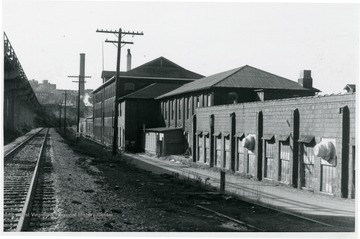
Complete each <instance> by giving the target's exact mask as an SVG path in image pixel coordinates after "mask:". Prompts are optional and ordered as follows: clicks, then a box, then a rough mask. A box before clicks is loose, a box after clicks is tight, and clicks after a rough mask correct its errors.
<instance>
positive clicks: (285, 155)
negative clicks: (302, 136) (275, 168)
mask: <svg viewBox="0 0 360 239" xmlns="http://www.w3.org/2000/svg"><path fill="white" fill-rule="evenodd" d="M290 155H291V148H290V143H289V140H287V141H282V142H280V163H279V167H280V168H279V177H280V182H283V183H286V184H288V183H290Z"/></svg>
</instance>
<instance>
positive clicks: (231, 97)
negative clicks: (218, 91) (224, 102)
mask: <svg viewBox="0 0 360 239" xmlns="http://www.w3.org/2000/svg"><path fill="white" fill-rule="evenodd" d="M237 100H238V95H237V94H236V93H235V92H230V93H229V94H228V103H229V104H236V103H237Z"/></svg>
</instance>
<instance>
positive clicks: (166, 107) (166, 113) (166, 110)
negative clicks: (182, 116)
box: [164, 102, 168, 119]
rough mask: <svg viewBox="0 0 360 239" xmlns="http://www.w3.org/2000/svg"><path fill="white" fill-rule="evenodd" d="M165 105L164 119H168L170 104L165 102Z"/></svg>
mask: <svg viewBox="0 0 360 239" xmlns="http://www.w3.org/2000/svg"><path fill="white" fill-rule="evenodd" d="M164 105H165V106H164V111H165V112H164V115H165V116H164V118H165V119H167V117H168V102H165V103H164Z"/></svg>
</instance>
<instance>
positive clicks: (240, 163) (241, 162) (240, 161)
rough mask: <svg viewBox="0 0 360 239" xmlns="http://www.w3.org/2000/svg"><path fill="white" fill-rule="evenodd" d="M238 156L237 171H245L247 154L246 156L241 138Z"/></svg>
mask: <svg viewBox="0 0 360 239" xmlns="http://www.w3.org/2000/svg"><path fill="white" fill-rule="evenodd" d="M236 141H237V157H236V164H235V166H236V167H235V171H238V172H241V173H242V172H244V169H245V167H244V165H245V156H244V151H245V150H244V147H243V146H242V141H241V138H237V139H236Z"/></svg>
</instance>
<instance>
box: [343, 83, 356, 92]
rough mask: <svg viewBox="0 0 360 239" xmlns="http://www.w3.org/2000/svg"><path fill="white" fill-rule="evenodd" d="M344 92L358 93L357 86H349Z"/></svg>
mask: <svg viewBox="0 0 360 239" xmlns="http://www.w3.org/2000/svg"><path fill="white" fill-rule="evenodd" d="M344 90H346V92H348V93H353V92H356V85H355V84H347V85H346V86H345V87H344Z"/></svg>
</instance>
